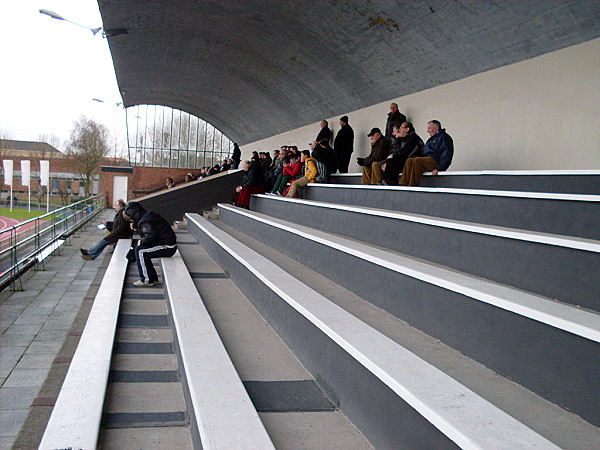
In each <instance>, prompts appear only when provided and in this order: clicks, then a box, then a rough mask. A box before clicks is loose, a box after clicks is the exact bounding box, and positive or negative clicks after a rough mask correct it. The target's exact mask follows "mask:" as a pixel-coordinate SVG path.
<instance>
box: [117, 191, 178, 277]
mask: <svg viewBox="0 0 600 450" xmlns="http://www.w3.org/2000/svg"><path fill="white" fill-rule="evenodd" d="M123 217H125V219H126V220H128V221H129V222H131V223H132V224H133V228H134V229H136V230H137V231H138V233H139V235H140V242H139V243H138V245H137V246H136V247H135V262H136V263H137V267H138V272H139V274H140V281H136V282H135V283H133V285H134V286H137V287H147V286H154V284H155V283H158V275H157V274H156V270H155V269H154V266H153V265H152V258H165V257H169V256H173V255H174V254H175V252H176V251H177V236H176V235H175V232H174V231H173V228H171V225H169V223H168V222H167V221H166V220H165V219H164V218H163V217H161V216H159V215H158V214H156V213H153V212H152V211H146V210H145V209H144V207H143V206H142V205H140V204H139V203H137V202H129V204H128V205H127V206H126V207H125V211H123Z"/></svg>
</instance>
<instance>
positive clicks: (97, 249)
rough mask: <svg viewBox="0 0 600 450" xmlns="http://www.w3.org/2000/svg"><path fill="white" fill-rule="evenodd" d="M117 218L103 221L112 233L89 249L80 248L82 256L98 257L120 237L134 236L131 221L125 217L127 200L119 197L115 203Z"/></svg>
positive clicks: (87, 258)
mask: <svg viewBox="0 0 600 450" xmlns="http://www.w3.org/2000/svg"><path fill="white" fill-rule="evenodd" d="M114 207H115V210H116V211H117V212H116V214H115V218H114V219H113V221H112V222H103V223H104V224H105V225H106V227H107V228H108V227H109V226H110V233H108V234H107V235H106V236H104V237H103V238H102V239H100V241H99V242H98V243H97V244H96V245H94V246H93V247H92V248H90V249H89V250H85V249H83V248H80V249H79V251H80V252H81V257H82V258H83V259H86V260H92V259H96V258H97V257H98V256H100V254H101V253H102V251H103V250H104V248H105V247H107V246H109V245H112V244H116V243H117V241H118V240H119V239H129V238H130V237H131V236H133V231H132V230H131V227H130V226H129V222H128V221H127V220H125V218H124V217H123V210H124V209H125V202H124V201H123V199H119V200H117V201H116V202H115V204H114Z"/></svg>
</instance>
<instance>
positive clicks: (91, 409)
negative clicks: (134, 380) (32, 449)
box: [39, 239, 131, 450]
mask: <svg viewBox="0 0 600 450" xmlns="http://www.w3.org/2000/svg"><path fill="white" fill-rule="evenodd" d="M130 247H131V239H119V241H118V243H117V246H116V248H115V251H114V253H113V255H112V258H111V260H110V263H109V265H108V268H107V269H106V273H105V275H104V278H103V279H102V283H101V284H100V288H99V289H98V293H97V294H96V298H95V299H94V305H93V306H92V309H91V311H90V315H89V317H88V320H87V323H86V325H85V328H84V330H83V333H82V335H81V340H80V341H79V345H78V346H77V350H76V351H75V354H74V355H73V359H72V360H71V364H70V366H69V370H68V372H67V375H66V377H65V380H64V382H63V385H62V387H61V389H60V393H59V394H58V398H57V399H56V403H55V405H54V409H53V410H52V415H51V416H50V420H49V421H48V424H47V425H46V431H45V432H44V436H43V437H42V441H41V442H40V446H39V449H40V450H53V449H59V448H77V449H85V450H88V449H89V450H92V449H95V448H96V447H97V443H98V435H99V432H100V422H101V420H102V409H103V407H104V397H105V395H106V387H107V384H108V375H109V372H110V362H111V355H112V349H113V343H114V339H115V333H116V329H117V318H118V316H119V307H120V305H121V295H122V291H123V283H124V282H125V276H126V274H127V264H128V261H127V259H126V258H125V255H126V254H127V252H128V251H129V248H130Z"/></svg>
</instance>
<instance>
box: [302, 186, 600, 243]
mask: <svg viewBox="0 0 600 450" xmlns="http://www.w3.org/2000/svg"><path fill="white" fill-rule="evenodd" d="M304 198H306V199H307V200H318V201H324V202H329V203H341V204H346V205H354V206H367V207H371V208H381V209H387V210H392V211H402V212H406V213H414V214H424V215H429V216H434V217H443V218H446V219H453V220H462V221H467V222H475V223H484V224H488V225H496V226H501V227H508V228H518V229H523V230H531V231H540V232H543V233H551V234H559V235H564V236H573V237H581V238H587V239H595V240H600V195H582V194H554V193H537V192H521V191H492V190H483V189H450V188H423V187H403V186H364V185H335V184H309V185H308V186H307V188H306V189H305V192H304Z"/></svg>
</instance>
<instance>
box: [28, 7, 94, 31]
mask: <svg viewBox="0 0 600 450" xmlns="http://www.w3.org/2000/svg"><path fill="white" fill-rule="evenodd" d="M40 14H45V15H47V16H50V17H52V18H53V19H56V20H64V21H65V22H69V23H72V24H73V25H77V26H78V27H81V28H85V29H86V30H90V31H91V32H92V34H93V35H94V36H96V34H98V33H99V32H100V30H102V27H98V28H90V27H86V26H84V25H81V24H79V23H76V22H73V21H71V20H68V19H65V18H64V17H63V16H61V15H60V14H57V13H55V12H54V11H50V10H48V9H40Z"/></svg>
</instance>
